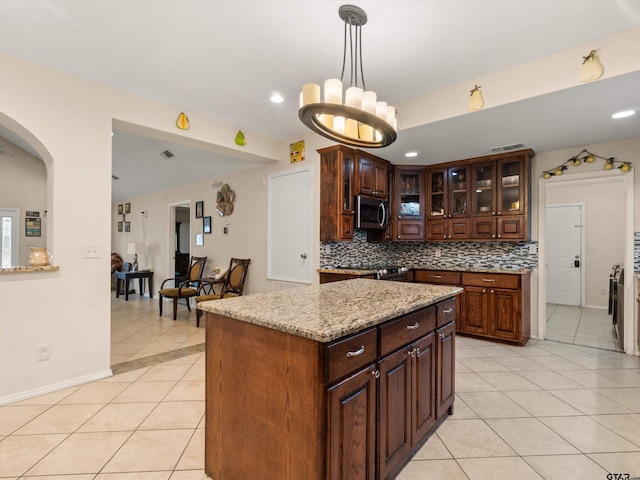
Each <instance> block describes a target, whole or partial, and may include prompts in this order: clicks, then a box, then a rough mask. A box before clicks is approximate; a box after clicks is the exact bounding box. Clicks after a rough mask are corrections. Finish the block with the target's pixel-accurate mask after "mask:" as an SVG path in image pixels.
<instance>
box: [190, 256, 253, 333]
mask: <svg viewBox="0 0 640 480" xmlns="http://www.w3.org/2000/svg"><path fill="white" fill-rule="evenodd" d="M249 263H251V259H250V258H246V259H244V258H232V259H231V261H230V262H229V270H227V275H226V277H225V279H224V283H223V285H222V289H221V290H220V293H216V292H215V290H214V287H215V286H216V284H218V283H219V282H217V281H211V282H210V281H207V280H206V279H203V280H202V282H201V284H200V287H199V288H198V294H197V296H196V327H199V326H200V315H202V310H199V309H198V308H197V304H198V303H199V302H207V301H209V300H219V299H221V298H229V297H239V296H241V295H242V292H243V291H244V281H245V279H246V278H247V270H248V269H249Z"/></svg>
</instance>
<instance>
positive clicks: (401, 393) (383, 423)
mask: <svg viewBox="0 0 640 480" xmlns="http://www.w3.org/2000/svg"><path fill="white" fill-rule="evenodd" d="M411 348H412V347H411V346H408V347H405V348H401V349H400V350H398V351H397V352H395V353H393V354H391V355H389V356H388V357H386V358H385V359H384V360H382V361H381V362H380V363H379V369H380V404H379V409H380V410H379V412H380V422H379V425H378V427H379V432H378V435H379V437H380V441H379V448H380V452H379V458H380V464H379V471H380V478H387V476H388V474H389V473H391V472H395V471H397V470H398V468H399V467H400V465H402V463H403V462H404V460H405V459H406V455H408V451H409V449H410V447H411V430H410V428H411V408H410V400H411V356H410V355H409V354H408V352H409V351H410V350H411Z"/></svg>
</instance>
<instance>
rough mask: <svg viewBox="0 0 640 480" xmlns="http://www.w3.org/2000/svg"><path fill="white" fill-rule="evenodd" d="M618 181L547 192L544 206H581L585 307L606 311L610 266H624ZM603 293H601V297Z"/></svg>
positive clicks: (621, 198)
mask: <svg viewBox="0 0 640 480" xmlns="http://www.w3.org/2000/svg"><path fill="white" fill-rule="evenodd" d="M621 185H622V182H621V181H619V180H618V181H615V182H612V181H608V182H600V183H595V184H594V183H592V184H589V185H588V186H585V185H564V184H563V185H562V186H561V187H560V186H558V187H557V188H554V187H552V186H550V188H547V205H554V204H566V203H584V217H585V222H584V228H583V235H584V239H585V241H584V244H585V247H586V248H585V251H584V252H583V256H582V261H583V262H584V263H583V265H584V268H585V304H586V306H588V307H591V308H607V307H608V303H609V302H608V301H609V297H608V295H609V273H610V272H611V266H612V265H614V264H618V263H623V262H624V241H623V240H624V215H623V213H622V212H624V209H625V200H626V199H625V194H624V189H623V188H621ZM601 292H604V293H601Z"/></svg>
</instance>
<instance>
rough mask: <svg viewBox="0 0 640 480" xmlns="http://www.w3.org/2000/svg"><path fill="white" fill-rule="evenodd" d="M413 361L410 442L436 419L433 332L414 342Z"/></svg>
mask: <svg viewBox="0 0 640 480" xmlns="http://www.w3.org/2000/svg"><path fill="white" fill-rule="evenodd" d="M414 348H416V356H415V361H414V363H413V372H412V379H411V389H412V391H413V398H412V403H411V407H412V410H413V411H412V415H411V418H412V423H411V432H412V443H416V442H418V441H420V439H422V437H424V435H426V433H427V432H428V430H429V429H430V428H431V426H432V425H433V424H434V423H435V421H436V398H435V397H436V396H435V380H436V377H435V375H436V370H435V369H436V346H435V334H434V333H431V334H429V335H427V336H426V337H424V338H421V339H420V340H418V341H417V342H416V343H415V344H414Z"/></svg>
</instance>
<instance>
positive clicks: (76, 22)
mask: <svg viewBox="0 0 640 480" xmlns="http://www.w3.org/2000/svg"><path fill="white" fill-rule="evenodd" d="M343 3H344V2H341V1H334V0H319V1H305V0H298V1H293V0H291V1H270V0H263V1H261V0H255V1H241V0H232V1H224V0H208V1H205V0H199V1H191V0H179V1H178V0H164V1H159V0H156V1H153V0H135V1H134V0H121V1H115V0H110V1H107V0H93V1H83V0H65V1H60V0H39V1H29V2H27V1H21V0H3V1H1V2H0V18H2V28H1V29H0V51H1V52H3V53H6V54H9V55H13V56H16V57H20V58H23V59H26V60H28V61H31V62H34V63H37V64H41V65H45V66H48V67H51V68H55V69H60V70H64V71H67V72H70V73H72V74H75V75H78V76H80V77H84V78H87V79H90V80H93V81H96V82H99V83H102V84H106V85H109V86H112V87H114V88H117V89H121V90H125V91H128V92H132V93H135V94H137V95H140V96H143V97H149V98H153V99H156V100H158V101H161V102H164V103H168V104H172V105H175V106H176V111H186V112H197V113H199V114H202V115H206V116H209V117H211V118H214V119H216V120H219V121H222V122H224V123H227V124H230V125H233V126H235V127H237V128H238V129H242V130H243V131H249V132H254V133H256V134H260V135H264V136H266V137H271V138H274V139H281V140H285V139H287V138H291V137H294V136H296V135H298V134H300V133H301V132H304V131H305V128H306V127H304V126H303V125H302V123H301V122H300V121H299V120H298V116H297V104H298V94H299V91H300V88H301V86H302V85H303V84H304V83H307V82H315V83H321V82H322V81H324V80H325V79H326V78H328V77H332V76H338V75H339V74H340V69H341V63H342V46H343V45H342V42H343V23H342V21H341V20H340V19H339V17H338V13H337V12H338V7H339V6H340V5H341V4H343ZM354 3H355V4H356V5H358V6H360V7H361V8H363V9H364V10H365V11H366V12H367V14H368V23H367V24H366V25H365V26H364V27H363V56H364V73H365V80H366V83H367V86H368V88H371V89H373V90H375V91H376V92H378V95H379V97H380V98H383V99H385V100H387V101H388V102H389V103H390V104H398V103H401V102H406V101H409V100H411V99H413V98H416V97H418V96H421V95H425V94H427V93H430V92H435V91H438V90H440V89H443V88H445V87H447V86H450V85H455V84H459V83H462V82H466V81H469V82H470V83H472V79H475V78H478V77H481V76H483V75H488V74H491V73H495V72H499V71H501V70H504V69H507V68H509V67H513V66H516V65H520V64H523V63H527V62H530V61H532V60H535V59H539V58H543V57H546V56H548V55H551V54H554V53H557V52H561V51H564V50H568V49H571V48H575V47H579V46H581V45H585V44H588V43H590V42H594V41H596V40H599V39H603V38H606V37H609V36H611V35H614V34H616V33H621V32H625V31H628V30H632V29H637V28H639V27H640V0H492V1H489V0H442V1H438V0H425V1H418V0H414V1H401V0H396V1H371V0H362V1H357V2H354ZM587 53H588V52H586V51H585V52H584V55H586V54H587ZM577 60H578V61H579V59H577ZM603 63H605V68H606V62H605V61H604V59H603ZM578 67H579V64H578ZM578 67H577V68H578ZM576 74H577V73H576ZM470 86H472V85H470ZM276 91H277V92H279V93H281V94H282V95H283V96H284V97H285V102H284V103H283V104H279V105H276V104H272V103H271V102H269V96H270V94H271V93H273V92H276ZM630 107H635V108H637V109H640V72H635V73H633V74H627V75H624V76H619V77H612V78H606V77H605V78H603V79H602V80H600V81H598V82H593V83H590V84H585V85H581V86H579V87H575V88H571V89H567V90H563V91H559V92H555V93H552V94H548V95H542V96H538V97H535V98H531V99H528V100H524V101H520V102H515V103H511V104H508V105H505V106H501V107H495V108H490V109H485V110H482V111H480V112H476V113H475V114H473V115H461V116H459V117H455V118H451V119H447V120H443V121H439V122H435V123H430V124H427V125H422V126H419V127H415V128H413V129H408V130H401V131H400V132H399V134H398V140H397V141H396V143H395V144H393V145H391V146H390V147H386V148H384V149H382V150H378V151H377V152H376V153H377V154H378V155H380V156H383V157H384V158H387V159H389V160H391V161H393V162H394V163H407V161H406V160H405V159H404V157H403V154H404V152H405V151H407V150H409V149H418V150H419V151H420V152H421V156H420V157H419V159H417V160H415V159H414V160H412V161H411V162H412V163H425V164H427V163H436V162H441V161H446V160H454V159H461V158H467V157H472V156H479V155H485V154H488V153H490V152H489V148H490V147H495V146H499V145H505V144H511V143H524V144H525V145H526V146H527V147H531V148H533V149H534V150H536V151H538V152H542V151H548V150H554V149H559V148H571V147H574V146H575V147H579V146H583V145H587V144H595V143H602V142H607V141H616V140H621V139H626V138H632V137H637V136H640V115H636V116H635V118H633V117H632V119H630V120H628V121H627V122H626V123H617V124H615V125H614V124H613V123H612V121H611V120H610V118H609V116H610V115H611V113H613V111H616V110H618V109H622V108H630ZM400 114H401V112H400ZM2 133H3V132H1V131H0V136H1V135H2ZM5 133H6V135H7V136H5V138H7V139H8V140H10V141H13V140H12V138H10V136H11V134H10V132H9V133H8V132H5ZM113 142H114V143H113V145H114V148H113V173H114V174H115V175H117V176H118V177H120V179H121V180H118V181H114V184H113V185H114V187H113V198H114V201H119V200H122V199H124V198H130V197H132V196H136V195H140V194H141V193H146V192H150V191H154V190H161V189H164V188H168V187H170V186H172V185H176V184H182V183H189V182H191V181H195V180H196V179H198V178H203V177H208V176H216V175H220V174H224V173H227V172H230V171H233V170H234V169H243V168H248V167H250V166H251V165H249V164H248V162H245V161H241V160H238V159H231V158H223V157H220V156H218V155H216V154H214V153H212V152H209V151H204V150H203V151H198V150H194V149H188V148H185V147H184V146H180V145H177V144H170V143H167V142H165V141H161V140H158V139H153V138H144V137H140V136H137V135H134V134H131V133H125V132H116V134H115V136H114V137H113ZM165 149H169V150H171V151H172V152H173V153H175V154H176V159H177V158H178V156H179V157H180V160H181V163H180V167H179V168H176V167H175V163H173V164H172V163H170V162H166V161H165V159H164V158H162V157H160V156H159V153H160V152H162V151H163V150H165ZM174 150H175V151H174ZM161 162H165V164H166V169H165V168H164V167H163V164H162V163H161ZM190 162H194V164H193V165H191V163H190ZM150 165H153V168H149V166H150ZM188 172H192V173H193V175H194V176H189V175H187V173H188Z"/></svg>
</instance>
